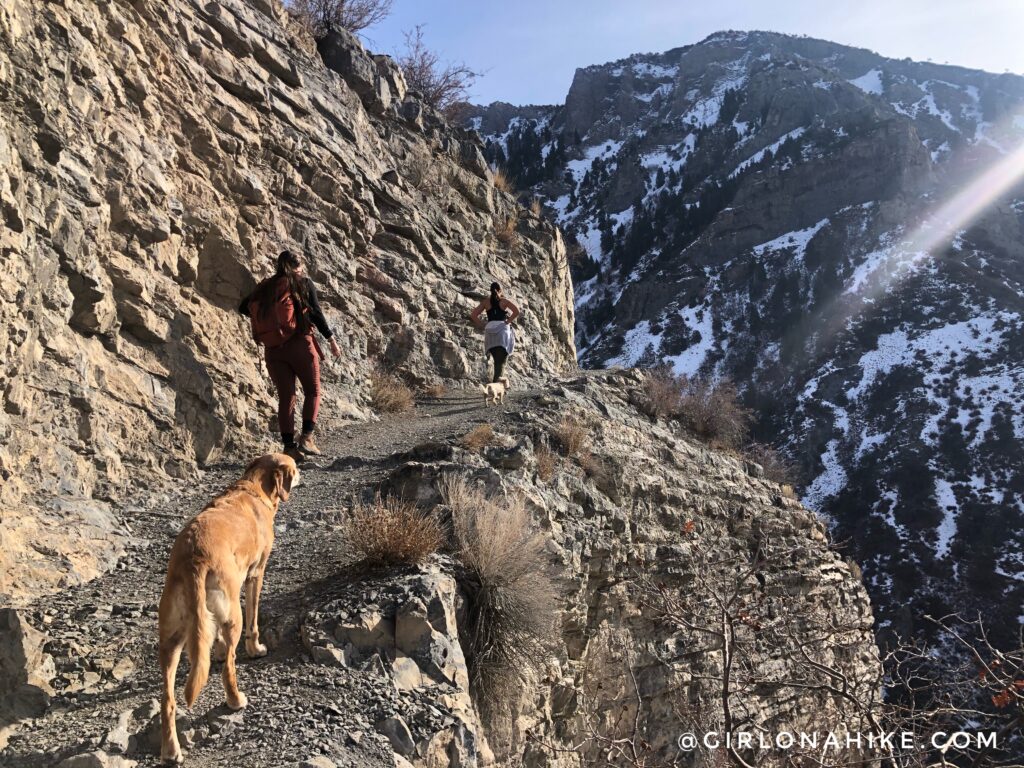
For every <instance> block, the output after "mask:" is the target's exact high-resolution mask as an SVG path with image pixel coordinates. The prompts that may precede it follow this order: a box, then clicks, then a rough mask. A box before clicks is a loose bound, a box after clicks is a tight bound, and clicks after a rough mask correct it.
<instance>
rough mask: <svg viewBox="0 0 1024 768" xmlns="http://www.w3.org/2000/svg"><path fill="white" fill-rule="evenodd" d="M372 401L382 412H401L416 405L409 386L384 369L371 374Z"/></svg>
mask: <svg viewBox="0 0 1024 768" xmlns="http://www.w3.org/2000/svg"><path fill="white" fill-rule="evenodd" d="M370 403H371V404H372V405H373V407H374V408H375V409H376V410H378V411H380V412H381V413H400V412H402V411H408V410H409V409H410V408H412V407H413V405H415V398H414V397H413V392H412V390H411V389H410V388H409V386H408V385H407V384H406V383H405V382H404V381H402V380H401V379H400V378H398V377H397V376H395V375H393V374H390V373H385V372H383V371H374V372H373V373H372V374H371V375H370Z"/></svg>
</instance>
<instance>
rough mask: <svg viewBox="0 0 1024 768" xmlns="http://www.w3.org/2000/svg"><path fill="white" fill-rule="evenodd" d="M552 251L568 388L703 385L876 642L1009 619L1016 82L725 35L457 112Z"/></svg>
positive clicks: (774, 37)
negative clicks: (765, 456)
mask: <svg viewBox="0 0 1024 768" xmlns="http://www.w3.org/2000/svg"><path fill="white" fill-rule="evenodd" d="M470 125H471V126H472V127H474V128H476V129H478V130H480V131H481V132H482V133H483V134H484V135H485V137H486V138H487V140H488V150H487V155H488V159H489V160H491V161H492V162H497V163H499V164H503V165H505V166H507V167H508V168H509V169H510V171H511V173H512V174H513V175H514V176H516V177H517V179H518V180H519V182H520V184H521V186H523V187H525V188H529V189H530V190H531V191H532V193H533V194H536V195H538V196H540V197H541V198H542V199H543V200H544V201H545V202H546V204H547V206H548V207H549V209H550V210H551V211H552V212H553V213H554V215H555V216H556V220H557V221H558V223H559V224H560V225H561V226H562V227H563V228H564V229H565V230H566V232H567V233H569V235H568V236H569V238H570V239H573V238H575V239H576V240H577V241H578V243H579V245H580V246H581V248H576V247H574V246H570V250H571V251H572V252H574V253H575V255H576V258H575V263H574V269H575V276H576V278H577V293H576V302H577V345H578V347H579V350H580V359H581V361H582V362H583V363H584V364H586V365H596V366H607V365H615V364H621V365H638V364H639V365H650V364H655V363H657V362H667V363H669V364H670V365H671V366H672V367H673V368H674V369H675V370H676V371H678V372H680V373H685V374H687V375H714V376H728V377H730V378H732V379H734V380H735V381H736V382H737V383H738V384H739V385H740V387H741V389H742V391H743V393H744V397H745V398H746V399H747V401H748V402H749V403H750V404H752V405H754V406H756V407H757V408H758V411H759V414H760V422H759V425H758V434H759V437H761V438H762V439H765V440H772V441H777V442H779V443H780V444H781V445H783V446H784V448H785V449H786V451H787V452H788V453H789V454H790V455H792V456H793V457H795V458H796V459H797V460H798V461H799V463H800V464H801V465H802V467H803V469H804V472H805V483H804V485H803V493H804V497H805V501H806V502H807V503H808V504H809V505H811V506H812V507H814V508H815V509H817V510H819V511H820V512H821V513H822V514H823V515H824V516H825V517H826V518H827V519H828V520H829V521H830V527H831V531H832V534H833V535H834V536H835V537H836V539H837V540H839V541H841V542H848V544H849V547H850V552H851V553H853V555H854V556H855V558H856V559H857V560H858V562H859V563H861V565H862V566H863V568H864V573H865V578H866V580H867V583H868V585H869V589H871V590H872V592H873V597H874V599H875V601H876V603H877V613H878V614H879V616H880V618H881V627H882V628H883V629H884V628H886V627H891V628H893V629H896V630H898V631H900V632H902V633H907V632H911V631H913V630H914V629H915V628H917V627H918V626H919V623H918V622H919V620H920V616H921V615H922V614H924V613H932V614H936V615H941V614H943V613H945V612H947V611H950V610H962V609H971V610H973V609H981V610H982V611H983V612H984V613H985V614H986V615H987V616H988V617H989V619H990V621H991V623H992V626H993V629H994V631H996V632H1002V631H1008V632H1012V631H1015V630H1016V627H1017V626H1018V623H1019V622H1020V621H1022V620H1024V616H1021V613H1020V606H1021V605H1022V604H1024V561H1022V560H1021V555H1020V552H1021V549H1022V545H1024V539H1022V537H1024V468H1022V467H1024V462H1022V461H1021V456H1022V452H1021V448H1020V442H1019V441H1020V440H1021V439H1022V438H1024V396H1022V395H1021V392H1022V391H1024V388H1022V387H1024V345H1022V343H1021V331H1022V330H1024V292H1022V281H1024V266H1022V265H1024V188H1022V187H1021V186H1020V183H1019V182H1020V177H1021V175H1022V174H1024V156H1022V154H1021V153H1020V152H1019V151H1017V150H1018V147H1020V146H1021V144H1022V142H1024V78H1021V77H1017V76H1013V75H1000V76H997V75H992V74H988V73H984V72H977V71H971V70H967V69H962V68H957V67H949V66H938V65H933V64H926V63H916V62H911V61H909V60H901V61H897V60H891V59H886V58H883V57H881V56H878V55H876V54H874V53H871V52H869V51H864V50H859V49H853V48H848V47H844V46H840V45H836V44H832V43H828V42H825V41H820V40H813V39H807V38H795V37H789V36H784V35H778V34H773V33H761V32H756V33H741V32H726V33H720V34H716V35H713V36H711V37H709V38H708V39H706V40H704V41H702V42H701V43H699V44H696V45H693V46H688V47H685V48H678V49H674V50H672V51H668V52H666V53H663V54H644V55H636V56H632V57H630V58H628V59H624V60H622V61H617V62H612V63H610V64H605V65H600V66H592V67H587V68H585V69H580V70H577V73H576V77H575V79H574V81H573V84H572V87H571V89H570V91H569V94H568V96H567V97H566V102H565V104H564V105H563V106H558V107H541V108H538V107H527V108H523V109H521V110H518V111H517V110H515V109H514V108H511V107H509V105H492V106H491V107H487V108H479V109H478V110H477V111H476V112H475V113H474V114H473V116H472V117H471V122H470Z"/></svg>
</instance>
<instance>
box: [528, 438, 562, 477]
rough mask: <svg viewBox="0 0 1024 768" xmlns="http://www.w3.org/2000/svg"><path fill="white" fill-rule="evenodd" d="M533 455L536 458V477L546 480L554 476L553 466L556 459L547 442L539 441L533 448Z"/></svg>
mask: <svg viewBox="0 0 1024 768" xmlns="http://www.w3.org/2000/svg"><path fill="white" fill-rule="evenodd" d="M533 455H534V457H535V458H536V459H537V477H539V478H540V479H541V480H543V481H544V482H545V483H546V482H548V481H549V480H550V479H551V478H552V477H554V476H555V466H556V464H557V461H558V459H557V458H556V457H555V454H554V451H552V450H551V449H550V448H549V447H548V444H547V443H541V444H540V445H538V446H537V447H536V448H534V449H533Z"/></svg>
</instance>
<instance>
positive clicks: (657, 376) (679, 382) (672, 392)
mask: <svg viewBox="0 0 1024 768" xmlns="http://www.w3.org/2000/svg"><path fill="white" fill-rule="evenodd" d="M685 391H686V379H685V378H684V377H682V376H677V375H676V374H675V373H673V372H672V369H671V368H669V367H668V366H667V365H666V366H660V367H658V368H654V369H652V370H651V371H649V372H648V373H647V376H646V378H645V379H644V386H643V401H642V403H641V407H642V408H643V410H644V411H645V412H646V413H647V415H648V416H653V417H655V418H659V419H664V418H670V417H674V416H678V415H679V409H680V406H681V404H682V400H683V394H684V392H685Z"/></svg>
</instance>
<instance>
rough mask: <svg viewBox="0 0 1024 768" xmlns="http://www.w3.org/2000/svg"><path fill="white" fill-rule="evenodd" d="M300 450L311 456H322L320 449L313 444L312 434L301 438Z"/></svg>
mask: <svg viewBox="0 0 1024 768" xmlns="http://www.w3.org/2000/svg"><path fill="white" fill-rule="evenodd" d="M299 450H300V451H302V452H303V453H307V454H309V455H310V456H319V455H320V448H318V447H317V444H316V443H315V442H313V435H312V433H311V434H308V435H303V436H302V437H300V438H299Z"/></svg>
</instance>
